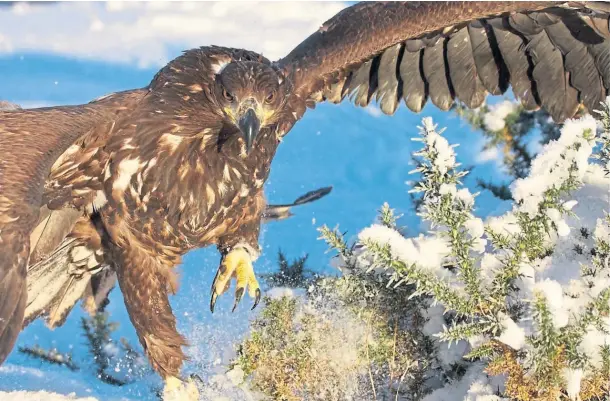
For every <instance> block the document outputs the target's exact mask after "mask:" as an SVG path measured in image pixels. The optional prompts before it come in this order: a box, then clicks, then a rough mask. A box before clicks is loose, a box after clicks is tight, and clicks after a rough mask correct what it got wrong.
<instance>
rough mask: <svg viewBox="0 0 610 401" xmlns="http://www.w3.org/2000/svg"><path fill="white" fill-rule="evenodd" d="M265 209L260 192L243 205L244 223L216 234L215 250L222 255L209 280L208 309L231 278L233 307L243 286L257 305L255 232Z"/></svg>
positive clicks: (257, 285) (241, 293) (258, 295)
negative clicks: (210, 294)
mask: <svg viewBox="0 0 610 401" xmlns="http://www.w3.org/2000/svg"><path fill="white" fill-rule="evenodd" d="M264 210H265V199H264V197H263V194H262V192H261V193H259V194H257V195H256V196H254V197H253V198H251V200H250V202H248V204H247V205H246V207H245V208H244V213H245V219H244V220H245V223H244V224H242V225H241V227H239V229H237V230H236V231H234V232H231V233H229V234H227V235H224V236H223V237H221V238H219V241H218V250H219V251H220V254H221V255H222V260H221V262H220V267H219V268H218V272H217V273H216V277H215V278H214V282H213V283H212V298H211V300H210V310H211V311H212V313H213V312H214V306H215V305H216V300H217V299H218V297H219V296H220V295H222V294H224V293H225V292H226V291H228V289H229V287H230V285H231V279H232V278H234V279H235V280H236V286H235V303H234V304H233V310H235V308H236V307H237V305H238V304H239V302H240V301H241V298H242V297H243V296H244V293H245V292H246V290H248V294H249V295H250V296H251V297H252V298H254V306H253V307H252V309H254V308H256V306H257V305H258V303H259V302H260V299H261V290H260V287H259V284H258V281H257V280H256V276H255V275H254V266H253V264H252V263H253V262H254V261H255V260H256V258H258V255H259V253H260V246H259V245H258V236H259V232H260V225H261V222H262V217H263V211H264Z"/></svg>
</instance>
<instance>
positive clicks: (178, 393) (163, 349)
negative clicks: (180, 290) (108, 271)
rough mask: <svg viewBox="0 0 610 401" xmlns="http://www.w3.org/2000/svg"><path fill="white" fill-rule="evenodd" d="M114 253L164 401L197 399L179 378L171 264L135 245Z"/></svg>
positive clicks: (191, 386)
mask: <svg viewBox="0 0 610 401" xmlns="http://www.w3.org/2000/svg"><path fill="white" fill-rule="evenodd" d="M116 253H117V255H116V256H117V257H116V259H115V260H116V261H117V262H118V263H117V266H116V270H117V275H118V281H119V285H120V287H121V291H122V293H123V297H124V299H125V305H126V306H127V311H128V312H129V318H130V319H131V322H132V323H133V325H134V327H135V329H136V332H137V333H138V337H139V340H140V343H141V344H142V346H143V347H144V350H145V351H146V355H147V356H148V359H149V360H150V363H151V365H152V367H153V369H154V370H155V371H156V372H157V373H159V375H161V377H162V378H163V380H164V381H165V389H164V393H163V394H164V400H166V401H169V400H181V401H182V400H184V401H190V400H197V399H198V391H197V387H196V386H195V384H194V383H193V382H190V381H189V382H187V383H184V382H182V380H180V379H179V375H180V368H181V367H182V363H183V361H184V360H185V359H186V357H185V355H184V353H183V352H182V346H184V345H186V341H185V339H184V338H183V337H182V336H181V335H180V334H179V333H178V331H177V330H176V318H175V317H174V314H173V313H172V309H171V306H170V304H169V299H168V292H170V291H173V289H174V286H175V283H173V282H172V279H171V278H170V277H171V269H172V268H173V265H170V264H169V263H167V262H163V259H162V258H160V257H154V256H153V255H151V254H150V253H149V252H147V251H146V250H145V249H144V248H143V247H141V246H136V245H135V243H134V242H132V243H131V244H130V245H129V246H127V249H117V250H116Z"/></svg>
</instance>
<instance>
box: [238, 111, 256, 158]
mask: <svg viewBox="0 0 610 401" xmlns="http://www.w3.org/2000/svg"><path fill="white" fill-rule="evenodd" d="M237 126H238V127H239V130H240V131H241V134H242V135H243V138H244V141H245V142H246V153H248V154H249V153H250V150H251V149H252V144H253V143H254V140H255V139H256V136H257V135H258V132H259V131H260V129H261V122H260V120H259V119H258V117H257V116H256V112H255V111H254V109H252V108H249V109H248V110H247V111H246V112H245V113H244V114H243V115H242V116H241V117H240V119H239V121H238V122H237Z"/></svg>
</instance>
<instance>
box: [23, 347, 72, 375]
mask: <svg viewBox="0 0 610 401" xmlns="http://www.w3.org/2000/svg"><path fill="white" fill-rule="evenodd" d="M18 350H19V352H20V353H22V354H24V355H27V356H29V357H32V358H36V359H39V360H41V361H44V362H47V363H50V364H52V365H59V366H65V367H67V368H68V369H70V370H71V371H73V372H75V371H77V370H79V367H78V365H76V363H74V361H73V360H72V354H71V353H61V352H59V351H58V350H57V348H51V349H49V350H47V349H44V348H42V347H40V346H38V345H34V346H33V347H19V348H18Z"/></svg>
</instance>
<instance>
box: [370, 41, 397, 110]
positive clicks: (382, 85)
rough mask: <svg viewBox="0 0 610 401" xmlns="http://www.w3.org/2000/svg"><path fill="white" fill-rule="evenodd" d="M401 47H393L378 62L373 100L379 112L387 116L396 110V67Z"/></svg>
mask: <svg viewBox="0 0 610 401" xmlns="http://www.w3.org/2000/svg"><path fill="white" fill-rule="evenodd" d="M401 47H402V46H401V45H400V44H398V45H395V46H392V47H391V48H389V49H388V50H386V51H385V52H384V53H383V54H382V55H381V60H380V61H379V73H378V77H377V79H378V82H379V88H378V89H377V96H376V98H375V100H376V101H377V102H378V103H379V105H380V107H381V110H382V111H383V112H384V113H385V114H388V115H392V114H394V112H395V111H396V109H397V108H398V100H399V97H398V88H399V82H398V75H397V74H396V66H397V64H398V56H399V54H400V49H401Z"/></svg>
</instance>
